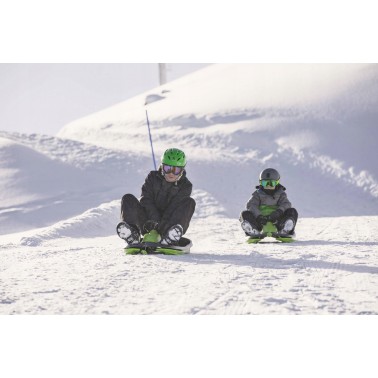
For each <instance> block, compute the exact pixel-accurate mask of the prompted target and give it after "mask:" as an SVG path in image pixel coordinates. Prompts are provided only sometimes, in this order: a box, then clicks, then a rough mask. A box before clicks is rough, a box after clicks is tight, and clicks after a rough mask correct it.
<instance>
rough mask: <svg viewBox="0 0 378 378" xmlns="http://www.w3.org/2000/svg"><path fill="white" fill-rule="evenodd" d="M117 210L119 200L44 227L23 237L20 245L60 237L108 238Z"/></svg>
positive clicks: (29, 244) (114, 222) (28, 244)
mask: <svg viewBox="0 0 378 378" xmlns="http://www.w3.org/2000/svg"><path fill="white" fill-rule="evenodd" d="M119 210H120V201H119V200H115V201H112V202H109V203H105V204H102V205H100V206H99V207H97V208H93V209H89V210H87V211H86V212H84V213H83V214H81V215H78V216H76V217H73V218H70V219H68V220H64V221H61V222H58V223H56V224H54V225H53V226H50V227H46V228H45V229H43V230H40V231H39V232H37V233H36V234H35V235H32V236H26V237H23V238H21V240H20V243H21V245H25V246H38V245H41V244H42V243H43V242H44V241H47V240H51V239H56V238H62V237H71V238H78V237H79V238H80V237H85V238H89V237H99V236H108V235H111V234H114V233H115V230H114V229H113V228H114V226H115V225H116V224H117V220H118V219H119Z"/></svg>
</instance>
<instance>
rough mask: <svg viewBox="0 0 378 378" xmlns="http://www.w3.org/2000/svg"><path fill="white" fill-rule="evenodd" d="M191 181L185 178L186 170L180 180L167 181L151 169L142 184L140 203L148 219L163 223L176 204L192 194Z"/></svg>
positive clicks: (158, 172) (159, 171)
mask: <svg viewBox="0 0 378 378" xmlns="http://www.w3.org/2000/svg"><path fill="white" fill-rule="evenodd" d="M192 188H193V185H192V183H191V182H190V181H189V180H188V179H187V178H186V171H185V170H184V173H183V175H182V177H181V178H180V180H178V181H176V182H168V181H166V180H165V178H164V176H163V175H162V173H161V168H159V170H158V171H151V172H150V173H149V174H148V176H147V178H146V181H145V182H144V184H143V186H142V196H141V198H140V203H141V205H142V206H143V207H144V209H145V210H146V213H147V217H148V219H150V220H154V221H156V222H158V223H164V222H165V221H166V220H168V219H169V218H170V217H171V214H172V213H173V212H174V210H175V208H176V207H177V205H178V204H179V203H180V202H181V201H183V200H184V199H186V198H188V197H190V195H191V194H192Z"/></svg>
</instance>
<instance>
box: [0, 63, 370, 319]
mask: <svg viewBox="0 0 378 378" xmlns="http://www.w3.org/2000/svg"><path fill="white" fill-rule="evenodd" d="M146 110H147V111H148V116H149V119H150V124H151V133H152V139H153V142H154V148H155V152H156V158H157V160H158V161H159V157H160V155H161V154H162V152H163V151H164V150H165V149H167V148H169V147H173V146H174V147H178V148H181V149H183V150H184V151H185V152H186V154H187V158H188V164H187V175H188V178H189V179H190V180H191V181H192V183H193V186H194V191H193V197H194V198H195V200H196V202H197V207H196V211H195V215H194V217H193V220H192V222H191V225H190V228H189V230H188V233H187V235H186V236H187V237H189V238H191V239H192V241H193V248H192V251H191V254H189V255H184V256H162V255H158V256H126V255H125V254H124V252H123V247H124V242H123V241H122V240H121V239H119V238H118V237H117V236H116V235H115V226H116V224H117V223H118V221H119V212H120V199H121V197H122V195H123V194H125V193H133V194H134V195H136V196H139V194H140V188H141V185H142V184H143V182H144V178H145V177H146V176H147V173H148V172H149V171H150V170H151V169H153V164H152V158H151V150H150V145H149V136H148V129H147V125H146V118H145V117H146ZM377 121H378V65H354V64H353V65H351V64H350V65H260V64H242V65H235V64H230V65H212V66H209V67H206V68H204V69H202V70H201V71H197V72H195V73H193V74H191V75H188V76H186V77H183V78H181V79H179V80H176V81H174V82H171V83H168V84H166V85H164V86H163V87H158V88H155V89H153V90H151V91H149V92H146V93H144V94H142V95H140V96H137V97H135V98H133V99H131V100H128V101H125V102H123V103H120V104H116V105H114V106H112V107H110V108H108V109H104V110H103V111H101V112H98V113H95V114H93V115H89V116H87V117H85V118H82V119H79V120H77V121H75V122H72V123H70V124H68V125H66V126H65V127H64V128H63V129H62V130H61V131H60V132H59V134H58V136H56V137H53V136H46V135H36V134H31V135H28V134H19V133H11V132H4V131H3V132H1V131H0V235H1V242H0V313H1V314H29V313H30V314H378V241H377V236H376V235H377V234H378V163H377V161H378V159H377V153H376V141H377V140H378V127H377V126H378V125H377V123H378V122H377ZM267 167H273V168H276V169H277V170H278V171H279V172H280V173H281V183H282V184H283V185H284V186H285V187H286V188H287V194H288V197H289V199H290V201H291V202H292V204H293V206H294V207H295V208H296V209H297V210H298V212H299V217H300V218H299V221H298V224H297V229H296V233H297V241H296V242H295V243H291V244H281V243H276V242H274V241H273V240H270V241H269V240H267V241H266V242H264V243H260V244H257V245H248V244H246V243H245V236H244V234H243V232H242V230H241V228H240V224H239V222H238V216H239V213H240V211H242V210H243V209H244V207H245V204H246V202H247V200H248V199H249V197H250V195H251V193H252V192H253V191H254V190H255V186H256V185H257V184H258V175H259V173H260V171H261V170H262V169H264V168H267Z"/></svg>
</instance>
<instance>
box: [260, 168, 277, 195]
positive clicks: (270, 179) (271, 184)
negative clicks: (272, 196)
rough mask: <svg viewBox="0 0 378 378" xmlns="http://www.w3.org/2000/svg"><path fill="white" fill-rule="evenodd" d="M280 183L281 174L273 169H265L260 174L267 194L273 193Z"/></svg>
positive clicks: (261, 182) (261, 183)
mask: <svg viewBox="0 0 378 378" xmlns="http://www.w3.org/2000/svg"><path fill="white" fill-rule="evenodd" d="M279 183H280V174H279V173H278V171H276V170H275V169H273V168H267V169H264V170H263V171H262V172H261V173H260V185H261V186H262V187H263V190H264V191H266V192H267V193H273V192H274V191H275V190H276V188H277V186H278V184H279Z"/></svg>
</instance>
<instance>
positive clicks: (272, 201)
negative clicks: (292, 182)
mask: <svg viewBox="0 0 378 378" xmlns="http://www.w3.org/2000/svg"><path fill="white" fill-rule="evenodd" d="M256 189H257V190H256V191H255V192H254V193H252V197H251V198H250V199H249V201H248V202H247V206H246V207H247V210H244V211H242V213H241V214H240V218H239V220H240V222H241V226H242V229H243V231H244V232H245V233H246V235H248V236H250V237H252V238H259V236H260V235H261V234H260V232H261V231H262V228H263V226H264V225H265V224H267V222H272V223H273V224H275V225H276V227H277V231H278V235H279V236H283V237H294V235H295V233H294V229H295V225H296V223H297V220H298V212H297V210H296V209H294V208H293V207H292V206H291V203H290V201H289V200H288V198H287V195H286V193H285V190H286V188H285V187H284V186H283V185H281V184H280V174H279V173H278V171H277V170H275V169H273V168H267V169H264V170H263V171H262V172H261V173H260V185H259V186H256Z"/></svg>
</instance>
